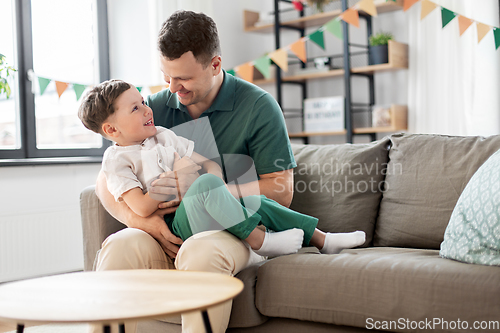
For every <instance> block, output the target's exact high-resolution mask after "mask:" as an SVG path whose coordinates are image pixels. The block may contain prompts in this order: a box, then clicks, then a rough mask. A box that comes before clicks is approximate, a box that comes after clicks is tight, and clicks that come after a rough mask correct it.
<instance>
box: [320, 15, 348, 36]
mask: <svg viewBox="0 0 500 333" xmlns="http://www.w3.org/2000/svg"><path fill="white" fill-rule="evenodd" d="M324 27H325V29H326V31H328V32H329V33H331V34H332V35H334V36H335V37H337V38H339V39H341V40H342V39H344V36H343V35H342V24H340V20H337V19H336V18H334V19H333V20H330V21H329V22H327V23H326V24H325V25H324Z"/></svg>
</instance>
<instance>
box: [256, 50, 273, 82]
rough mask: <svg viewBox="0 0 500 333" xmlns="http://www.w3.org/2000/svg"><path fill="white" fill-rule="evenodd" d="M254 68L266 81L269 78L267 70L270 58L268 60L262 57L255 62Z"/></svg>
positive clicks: (269, 74)
mask: <svg viewBox="0 0 500 333" xmlns="http://www.w3.org/2000/svg"><path fill="white" fill-rule="evenodd" d="M254 66H255V68H257V70H258V71H259V72H261V73H262V75H264V77H265V78H266V79H269V78H270V77H271V72H270V70H269V68H270V67H271V58H269V57H268V56H263V57H260V58H259V59H257V60H255V62H254Z"/></svg>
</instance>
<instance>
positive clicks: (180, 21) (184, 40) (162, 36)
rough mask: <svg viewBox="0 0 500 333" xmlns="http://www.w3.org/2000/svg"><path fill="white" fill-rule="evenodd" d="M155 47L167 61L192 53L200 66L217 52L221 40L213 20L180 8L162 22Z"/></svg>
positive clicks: (207, 62) (209, 60)
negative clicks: (156, 46)
mask: <svg viewBox="0 0 500 333" xmlns="http://www.w3.org/2000/svg"><path fill="white" fill-rule="evenodd" d="M158 50H159V51H160V52H161V55H162V56H164V57H165V58H166V59H168V60H175V59H178V58H180V57H181V56H182V55H183V54H184V53H186V52H189V51H191V52H193V55H194V57H195V59H196V61H197V62H198V63H200V64H201V65H202V66H203V68H206V67H207V66H208V65H210V62H211V60H212V58H213V57H215V56H217V55H220V54H221V51H220V42H219V35H218V32H217V26H216V25H215V22H214V20H212V18H210V17H209V16H207V15H205V14H203V13H195V12H191V11H185V10H180V11H176V12H175V13H173V14H172V15H171V16H170V17H169V18H168V19H167V20H166V21H165V22H164V23H163V25H162V27H161V29H160V33H159V35H158Z"/></svg>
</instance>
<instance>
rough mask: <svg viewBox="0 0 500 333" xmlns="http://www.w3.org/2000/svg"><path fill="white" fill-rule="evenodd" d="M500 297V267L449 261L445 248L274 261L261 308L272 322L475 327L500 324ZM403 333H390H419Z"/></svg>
mask: <svg viewBox="0 0 500 333" xmlns="http://www.w3.org/2000/svg"><path fill="white" fill-rule="evenodd" d="M499 297H500V267H496V266H483V265H470V264H464V263H460V262H457V261H454V260H448V259H443V258H441V257H439V251H438V250H421V249H403V248H377V247H374V248H365V249H351V250H344V251H342V253H341V254H338V255H320V254H300V255H297V254H295V255H289V256H282V257H278V258H275V259H272V260H270V261H268V262H267V263H266V264H264V265H263V266H261V267H260V269H259V272H258V276H257V295H256V302H257V303H256V304H257V309H258V310H259V311H260V312H261V313H262V314H264V315H266V316H269V317H284V318H293V319H299V320H309V321H316V322H323V323H332V324H337V325H346V326H355V327H367V328H370V327H371V328H375V325H378V327H379V328H380V325H382V324H383V322H388V321H396V322H398V321H399V320H400V318H403V320H404V322H405V323H406V320H408V322H411V323H412V324H411V325H414V323H416V322H420V321H424V322H425V320H428V321H429V320H430V321H433V319H434V318H436V319H438V320H441V321H448V322H452V321H453V322H454V323H455V324H456V322H457V320H458V319H460V321H462V322H468V324H469V325H471V326H470V327H472V325H473V323H474V322H475V321H487V322H488V321H497V323H498V314H499V313H500V302H499V301H498V299H499ZM377 322H378V323H377ZM443 325H444V324H443ZM399 328H400V329H395V330H394V329H391V330H390V331H407V332H408V331H412V332H415V331H416V330H415V329H413V330H411V329H408V328H407V329H401V327H399ZM413 328H415V327H413ZM434 328H435V329H436V330H437V331H440V330H441V331H443V329H442V327H441V326H435V327H434ZM429 331H430V330H429ZM444 331H446V330H444ZM447 331H458V330H453V329H449V330H447ZM460 331H462V332H465V331H467V330H460Z"/></svg>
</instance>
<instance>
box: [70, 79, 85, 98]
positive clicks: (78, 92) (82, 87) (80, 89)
mask: <svg viewBox="0 0 500 333" xmlns="http://www.w3.org/2000/svg"><path fill="white" fill-rule="evenodd" d="M85 89H87V86H85V85H83V84H78V83H73V90H74V91H75V94H76V100H77V101H78V100H80V97H82V94H83V92H84V91H85Z"/></svg>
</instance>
